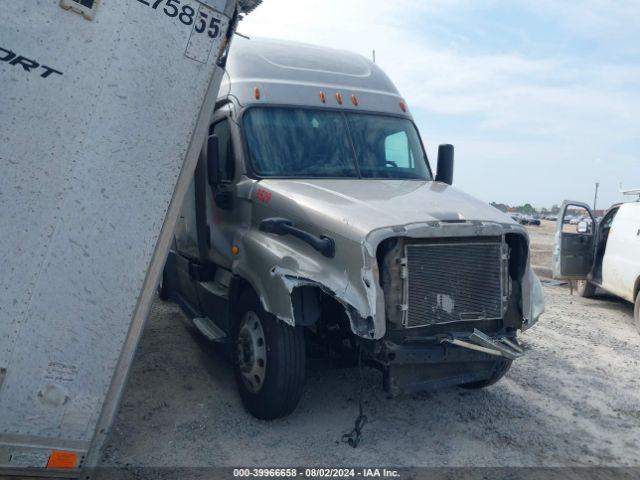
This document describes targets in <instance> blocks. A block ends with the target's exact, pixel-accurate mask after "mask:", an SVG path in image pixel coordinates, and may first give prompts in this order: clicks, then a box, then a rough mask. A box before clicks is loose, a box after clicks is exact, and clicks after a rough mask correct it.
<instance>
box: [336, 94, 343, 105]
mask: <svg viewBox="0 0 640 480" xmlns="http://www.w3.org/2000/svg"><path fill="white" fill-rule="evenodd" d="M336 100H337V101H338V105H342V102H343V100H342V94H341V93H340V92H338V93H336Z"/></svg>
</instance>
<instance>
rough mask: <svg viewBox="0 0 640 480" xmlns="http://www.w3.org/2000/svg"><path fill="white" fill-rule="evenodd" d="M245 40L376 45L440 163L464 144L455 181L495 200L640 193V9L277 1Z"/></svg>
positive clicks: (463, 1)
mask: <svg viewBox="0 0 640 480" xmlns="http://www.w3.org/2000/svg"><path fill="white" fill-rule="evenodd" d="M239 31H240V32H241V33H243V34H247V35H250V36H260V37H271V38H283V39H288V40H296V41H303V42H306V43H312V44H317V45H325V46H329V47H335V48H342V49H348V50H351V51H353V52H357V53H360V54H362V55H365V56H368V57H371V51H372V50H373V49H375V50H376V54H377V63H378V64H379V65H380V66H381V67H382V68H383V69H384V70H385V71H386V72H387V74H388V75H389V76H390V77H391V79H392V80H393V81H394V82H395V83H396V85H397V86H398V88H399V89H400V91H401V93H402V95H403V96H404V97H405V98H406V100H407V102H408V104H409V107H410V108H411V111H412V113H413V115H414V117H415V119H416V123H417V124H418V128H419V129H420V131H421V133H422V136H423V139H424V141H425V143H426V147H427V152H428V154H429V157H430V160H431V163H432V165H433V166H435V161H436V152H437V146H438V144H440V143H453V144H454V145H455V147H456V169H455V181H454V184H455V185H457V186H458V187H460V188H462V189H464V190H466V191H467V192H469V193H471V194H473V195H476V196H477V197H479V198H481V199H483V200H485V201H487V202H488V201H497V202H505V203H509V204H520V203H524V202H531V203H533V204H534V205H535V206H539V207H542V206H551V205H552V204H553V203H559V202H561V201H562V200H563V199H564V198H571V199H574V200H583V201H587V202H589V203H592V202H593V191H594V183H595V182H596V181H599V182H600V184H601V189H600V201H599V206H600V207H606V206H609V205H611V204H612V203H614V202H618V201H621V200H622V198H623V197H622V196H621V195H620V194H619V193H618V188H619V184H620V182H622V183H623V186H624V187H627V188H631V187H634V188H640V1H638V0H620V1H616V0H582V1H573V0H567V1H563V0H504V1H498V0H487V1H480V0H474V1H472V0H413V1H411V0H266V1H265V2H264V3H263V5H262V6H261V7H259V8H258V9H257V10H256V11H255V12H254V13H253V14H251V15H249V16H248V17H247V18H246V19H245V20H244V21H243V22H242V23H241V24H240V28H239Z"/></svg>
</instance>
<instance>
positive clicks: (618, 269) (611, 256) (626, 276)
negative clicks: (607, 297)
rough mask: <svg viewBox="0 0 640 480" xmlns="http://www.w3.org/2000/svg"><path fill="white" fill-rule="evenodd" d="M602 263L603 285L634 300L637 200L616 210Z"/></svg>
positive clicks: (639, 272) (639, 250)
mask: <svg viewBox="0 0 640 480" xmlns="http://www.w3.org/2000/svg"><path fill="white" fill-rule="evenodd" d="M602 263H603V265H602V287H603V288H604V289H605V290H608V291H609V292H611V293H614V294H615V295H617V296H619V297H622V298H624V299H625V300H628V301H630V302H633V301H634V300H635V298H634V294H635V286H636V282H637V281H638V279H639V278H640V203H626V204H623V205H621V206H620V208H619V209H618V212H617V213H616V215H615V218H614V219H613V222H612V223H611V229H610V231H609V238H608V241H607V247H606V250H605V253H604V259H603V262H602Z"/></svg>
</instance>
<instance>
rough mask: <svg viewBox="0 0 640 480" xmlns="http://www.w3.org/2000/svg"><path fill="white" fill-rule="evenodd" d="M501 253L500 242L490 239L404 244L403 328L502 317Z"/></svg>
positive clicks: (503, 265) (503, 275)
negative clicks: (404, 309) (404, 311)
mask: <svg viewBox="0 0 640 480" xmlns="http://www.w3.org/2000/svg"><path fill="white" fill-rule="evenodd" d="M498 240H500V239H498ZM503 252H504V248H503V244H502V242H501V241H491V240H483V241H472V240H466V239H465V240H462V241H460V240H457V241H452V242H451V243H425V244H409V245H406V247H405V258H406V273H405V282H404V296H405V298H404V304H405V308H406V314H405V315H404V326H405V327H406V328H414V327H422V326H427V325H434V324H440V323H451V322H460V321H469V320H490V319H499V318H502V315H503V313H504V308H505V306H506V303H505V302H506V300H505V295H504V291H505V288H504V279H505V278H506V266H507V262H508V258H507V255H506V254H504V253H503Z"/></svg>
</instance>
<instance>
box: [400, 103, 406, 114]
mask: <svg viewBox="0 0 640 480" xmlns="http://www.w3.org/2000/svg"><path fill="white" fill-rule="evenodd" d="M400 110H402V111H403V112H405V113H406V111H407V104H406V103H404V102H400Z"/></svg>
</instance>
